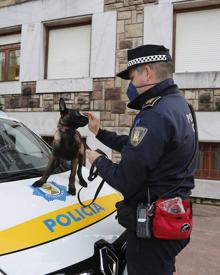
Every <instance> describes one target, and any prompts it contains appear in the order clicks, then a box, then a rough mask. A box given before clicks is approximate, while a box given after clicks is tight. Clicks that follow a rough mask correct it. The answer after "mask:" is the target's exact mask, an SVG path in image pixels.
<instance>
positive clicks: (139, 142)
mask: <svg viewBox="0 0 220 275" xmlns="http://www.w3.org/2000/svg"><path fill="white" fill-rule="evenodd" d="M170 128H171V125H170V123H168V121H166V119H165V118H164V117H162V116H161V115H160V114H158V113H155V112H154V111H153V110H148V111H144V116H143V117H142V118H141V122H140V123H139V124H138V125H137V126H136V127H135V128H133V129H132V131H131V134H130V137H129V141H128V144H127V145H126V146H125V147H124V148H123V151H122V158H121V161H120V162H119V164H116V163H113V162H112V161H111V160H109V159H107V158H105V157H103V158H101V159H99V161H98V162H97V169H98V172H99V174H100V176H101V177H103V179H105V181H106V182H107V183H108V184H109V185H111V186H112V187H113V188H115V189H116V190H118V191H119V192H121V193H122V194H123V195H124V196H125V197H131V196H134V195H136V193H137V192H139V191H140V190H141V189H142V188H143V187H144V186H146V184H147V181H148V177H149V173H150V171H152V170H153V169H156V168H157V166H158V165H159V162H160V158H161V156H162V155H163V153H164V151H165V150H166V144H167V143H168V140H169V138H170V135H171V129H170ZM135 131H136V132H135Z"/></svg>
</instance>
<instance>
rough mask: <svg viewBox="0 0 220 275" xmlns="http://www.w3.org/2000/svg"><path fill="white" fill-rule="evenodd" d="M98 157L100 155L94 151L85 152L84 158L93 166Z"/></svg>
mask: <svg viewBox="0 0 220 275" xmlns="http://www.w3.org/2000/svg"><path fill="white" fill-rule="evenodd" d="M100 156H102V155H101V154H99V153H98V152H96V151H91V150H86V158H87V159H88V160H89V162H90V163H91V164H93V162H94V161H95V160H96V159H97V158H98V157H100Z"/></svg>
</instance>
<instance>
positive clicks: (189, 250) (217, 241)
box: [175, 204, 220, 275]
mask: <svg viewBox="0 0 220 275" xmlns="http://www.w3.org/2000/svg"><path fill="white" fill-rule="evenodd" d="M193 215H194V226H193V233H192V236H191V242H190V244H189V245H188V246H187V247H186V248H185V249H184V250H183V251H182V252H181V253H180V254H179V255H178V257H177V264H176V268H177V272H176V273H175V275H220V207H219V206H211V205H200V204H194V205H193Z"/></svg>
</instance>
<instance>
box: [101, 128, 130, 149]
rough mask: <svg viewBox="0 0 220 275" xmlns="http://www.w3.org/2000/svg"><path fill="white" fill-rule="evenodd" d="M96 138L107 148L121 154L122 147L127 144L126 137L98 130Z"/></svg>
mask: <svg viewBox="0 0 220 275" xmlns="http://www.w3.org/2000/svg"><path fill="white" fill-rule="evenodd" d="M96 138H97V139H98V140H99V141H101V142H102V143H103V144H105V145H106V146H108V147H109V148H111V149H113V150H116V151H118V152H121V150H122V148H123V146H124V145H126V144H127V142H128V136H127V135H117V134H116V133H114V132H111V131H107V130H103V129H99V131H98V134H97V135H96Z"/></svg>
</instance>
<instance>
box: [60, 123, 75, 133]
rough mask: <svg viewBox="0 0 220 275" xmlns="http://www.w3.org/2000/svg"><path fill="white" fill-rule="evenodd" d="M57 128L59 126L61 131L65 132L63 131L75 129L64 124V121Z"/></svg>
mask: <svg viewBox="0 0 220 275" xmlns="http://www.w3.org/2000/svg"><path fill="white" fill-rule="evenodd" d="M57 128H58V129H59V130H60V131H61V132H63V133H66V132H69V131H73V129H72V128H71V127H69V126H66V125H64V124H62V123H59V124H58V126H57Z"/></svg>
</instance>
